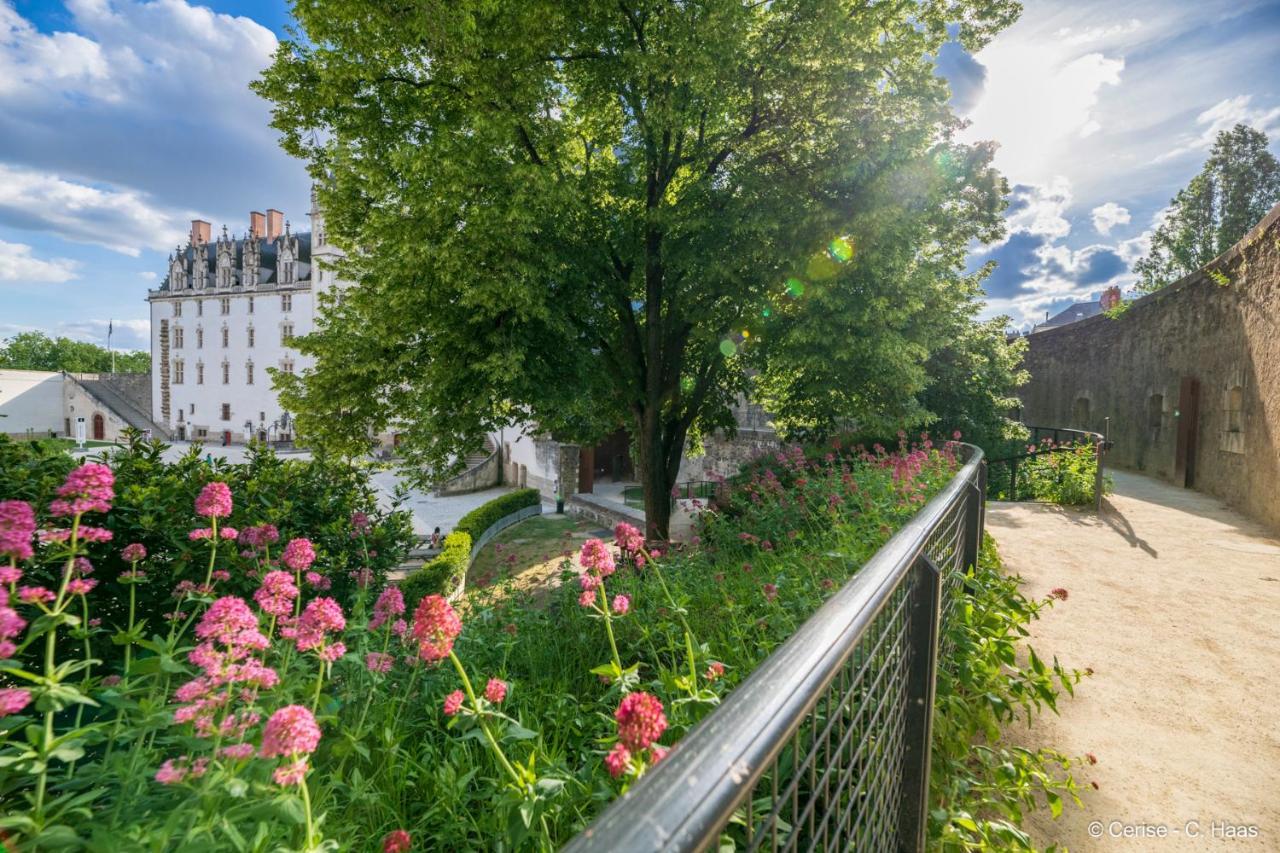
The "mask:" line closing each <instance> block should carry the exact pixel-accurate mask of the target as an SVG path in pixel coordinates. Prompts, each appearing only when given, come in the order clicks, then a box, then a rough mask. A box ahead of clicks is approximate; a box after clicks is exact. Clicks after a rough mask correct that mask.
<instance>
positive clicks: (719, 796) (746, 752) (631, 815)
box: [565, 445, 985, 853]
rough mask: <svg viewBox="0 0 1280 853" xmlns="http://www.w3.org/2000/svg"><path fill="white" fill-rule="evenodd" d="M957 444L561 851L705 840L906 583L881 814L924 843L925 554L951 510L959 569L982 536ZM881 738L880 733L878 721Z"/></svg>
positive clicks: (971, 459)
mask: <svg viewBox="0 0 1280 853" xmlns="http://www.w3.org/2000/svg"><path fill="white" fill-rule="evenodd" d="M962 448H963V452H965V453H966V454H967V459H966V461H965V464H964V465H963V467H962V468H961V469H960V471H959V472H957V474H956V475H955V476H954V477H953V478H952V479H951V481H950V482H949V483H948V484H947V485H946V487H944V488H943V489H942V491H941V492H939V493H938V494H937V495H936V496H934V498H933V499H932V500H930V501H929V503H928V504H926V505H925V507H924V508H923V509H921V510H920V511H919V512H918V513H916V515H915V516H914V517H913V518H912V519H911V520H910V521H909V522H908V523H907V524H906V525H905V526H904V527H903V528H902V529H901V530H899V531H898V533H897V534H895V535H894V536H893V538H891V539H890V540H889V541H888V542H887V543H885V544H884V546H883V547H881V548H880V550H878V551H877V552H876V553H875V554H874V555H873V556H872V557H871V559H870V560H868V561H867V563H866V564H865V565H864V566H863V567H862V569H861V570H860V571H859V572H858V573H857V574H856V575H855V576H854V577H853V578H852V579H851V580H850V581H849V582H848V583H847V584H845V586H844V587H842V588H841V589H840V590H839V591H838V592H836V593H835V594H834V595H833V596H832V597H831V599H830V600H828V601H827V602H826V603H825V604H824V605H823V606H822V607H820V608H819V609H818V610H817V612H815V613H814V614H813V616H811V617H810V618H809V619H808V620H807V621H806V622H805V623H804V624H803V625H802V626H801V627H800V628H799V629H798V630H797V631H796V633H795V634H794V635H793V636H792V637H791V639H789V640H788V641H787V642H786V643H784V644H783V645H782V646H781V647H780V648H778V649H777V650H776V651H775V652H774V653H773V654H772V655H770V656H769V657H768V658H767V659H766V660H765V661H764V662H763V663H762V664H760V666H759V667H757V668H756V669H755V671H754V672H752V674H751V675H750V676H749V677H748V678H747V679H746V680H745V681H744V682H743V683H742V684H741V685H739V686H738V687H737V688H735V689H734V690H733V692H731V693H730V694H729V695H728V697H727V698H726V699H725V701H724V702H723V703H722V704H721V705H720V706H719V707H718V708H717V709H716V710H715V711H713V712H712V713H711V714H710V715H708V716H707V717H706V718H705V719H703V720H702V721H701V722H700V723H698V724H697V725H696V726H695V727H694V728H693V729H692V730H691V731H690V732H689V733H688V734H686V735H685V736H684V737H683V738H682V739H681V740H680V742H679V743H678V744H677V745H676V746H675V747H674V748H673V749H672V750H671V753H670V754H669V755H668V756H667V757H666V758H664V759H663V760H662V762H661V763H660V764H658V765H656V766H655V767H654V768H653V769H651V770H650V771H649V772H648V773H646V774H645V776H644V777H642V778H641V779H640V780H639V781H638V782H637V783H636V784H635V785H634V786H632V788H631V789H630V790H629V791H628V792H627V793H626V794H624V795H623V796H622V797H620V798H619V799H618V800H616V801H615V802H614V803H613V804H612V805H610V806H609V808H608V809H606V810H605V811H604V812H603V813H602V814H601V815H600V816H599V817H598V818H597V819H596V820H595V822H594V823H592V824H591V825H590V826H589V827H587V829H586V830H584V831H583V832H582V833H581V834H580V835H578V836H577V837H576V838H575V839H573V841H571V842H570V843H569V845H568V846H567V847H566V848H565V849H566V850H567V851H577V853H582V851H597V850H608V851H636V852H637V853H638V851H656V850H676V851H695V850H702V849H704V848H706V847H708V846H710V845H712V844H713V843H714V842H715V841H716V839H717V838H718V836H719V834H720V833H721V831H722V830H723V829H724V828H725V827H726V826H727V825H728V824H729V822H730V820H731V818H732V817H733V815H734V812H735V811H736V810H738V809H739V808H740V807H742V806H743V805H744V802H746V801H747V800H748V799H750V798H751V795H752V793H753V790H754V786H755V785H756V783H757V782H758V781H760V779H761V778H762V777H763V775H764V774H765V772H766V770H767V769H768V768H770V767H771V765H772V763H773V762H774V761H775V760H776V759H777V758H778V757H779V755H780V754H781V753H782V751H783V750H784V749H785V748H786V746H787V745H788V743H789V742H790V741H791V739H792V738H793V737H794V736H796V735H797V733H798V732H799V731H800V729H801V727H802V726H804V724H805V722H806V720H807V718H808V717H809V715H810V714H811V712H813V711H814V709H815V707H816V706H817V705H818V703H819V701H820V700H821V699H822V698H823V697H824V696H829V691H830V689H831V688H832V685H833V681H834V680H835V679H836V678H837V676H838V675H840V674H841V673H842V671H843V670H844V668H845V667H846V666H847V664H848V663H849V661H850V658H851V656H852V655H853V654H854V652H855V651H856V650H857V649H858V646H859V643H860V641H861V640H862V639H863V638H864V637H865V636H866V635H867V634H868V630H869V628H870V626H872V625H873V624H874V623H875V621H876V619H877V617H878V616H880V615H881V614H882V612H884V611H885V610H886V606H887V605H888V604H889V603H890V602H891V601H892V600H893V599H894V597H895V595H899V594H901V593H902V591H903V588H904V585H907V584H910V586H907V587H906V589H907V590H908V591H909V594H910V595H911V607H910V608H907V610H908V613H909V615H908V617H907V618H908V619H909V627H910V629H911V631H910V634H909V636H908V641H907V642H908V643H909V645H910V654H909V655H908V657H910V663H909V664H908V667H909V675H908V678H907V680H906V682H905V683H906V685H907V686H906V687H905V688H904V689H905V690H906V691H907V692H908V693H909V694H910V695H909V696H908V697H907V701H906V703H905V709H904V711H903V713H904V715H905V717H906V723H905V731H906V734H905V735H904V736H903V737H902V742H903V746H904V751H905V755H904V756H903V760H902V768H903V770H902V779H901V780H898V784H899V785H900V792H901V793H900V796H899V798H898V801H897V806H896V812H897V813H896V814H894V815H891V816H888V818H887V819H888V820H889V821H890V823H889V824H888V825H891V826H894V827H896V832H895V833H894V834H895V835H896V837H897V843H896V844H895V845H894V846H895V847H897V848H898V849H902V850H921V849H923V845H924V837H925V826H926V820H927V818H926V815H927V811H928V810H927V794H928V784H929V782H928V780H929V741H930V736H931V719H932V710H933V681H934V676H935V673H936V665H937V659H938V643H939V640H938V637H939V633H940V621H941V618H942V615H941V614H942V613H943V612H944V611H945V610H946V609H947V608H946V607H945V606H944V605H943V601H942V598H943V579H942V577H941V576H940V574H939V569H938V567H937V566H936V565H934V563H933V561H932V560H931V559H930V558H929V557H928V555H927V554H926V553H925V549H926V546H927V545H928V543H929V542H930V539H931V537H933V536H934V535H935V534H937V533H938V532H939V531H940V530H941V529H942V527H943V526H944V522H946V521H947V520H948V519H949V518H951V517H952V516H954V515H955V514H956V512H957V511H961V512H963V519H962V521H963V530H962V531H961V532H962V533H963V540H962V544H963V557H962V559H963V564H962V565H965V566H970V565H973V564H974V563H976V561H977V553H978V544H979V542H980V540H981V537H982V526H983V517H982V495H983V491H984V488H985V482H984V481H985V471H984V466H983V457H982V451H981V450H980V449H979V448H977V447H974V446H972V445H963V446H962ZM959 523H960V520H959V519H958V520H957V522H956V524H957V525H958V524H959ZM922 629H923V630H922ZM841 701H842V702H843V701H844V700H843V699H842V700H841ZM828 708H830V699H828ZM879 734H884V735H887V734H888V731H887V724H886V731H885V732H880V733H879ZM886 740H889V739H888V738H886ZM841 748H842V749H843V747H841ZM839 830H840V827H837V834H839ZM823 831H824V834H825V825H824V830H823Z"/></svg>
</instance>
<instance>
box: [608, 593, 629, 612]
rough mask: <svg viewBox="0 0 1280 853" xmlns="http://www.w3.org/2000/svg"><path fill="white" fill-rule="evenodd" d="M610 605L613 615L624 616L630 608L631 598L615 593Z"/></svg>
mask: <svg viewBox="0 0 1280 853" xmlns="http://www.w3.org/2000/svg"><path fill="white" fill-rule="evenodd" d="M611 607H612V609H613V613H614V615H615V616H625V615H626V613H627V611H628V610H630V609H631V599H630V598H629V597H628V596H625V595H615V596H614V597H613V604H612V605H611Z"/></svg>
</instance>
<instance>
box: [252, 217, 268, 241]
mask: <svg viewBox="0 0 1280 853" xmlns="http://www.w3.org/2000/svg"><path fill="white" fill-rule="evenodd" d="M249 233H250V234H251V235H252V236H254V237H257V238H258V239H262V238H263V237H265V236H267V215H266V214H265V213H263V212H262V211H259V210H251V211H249Z"/></svg>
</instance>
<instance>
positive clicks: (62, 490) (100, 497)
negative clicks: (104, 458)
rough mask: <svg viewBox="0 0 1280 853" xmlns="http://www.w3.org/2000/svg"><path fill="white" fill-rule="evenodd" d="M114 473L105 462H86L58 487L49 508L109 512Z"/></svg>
mask: <svg viewBox="0 0 1280 853" xmlns="http://www.w3.org/2000/svg"><path fill="white" fill-rule="evenodd" d="M115 481H116V478H115V475H114V474H112V473H111V469H110V468H108V467H107V466H106V465H102V464H100V463H98V462H86V463H85V464H84V465H81V466H80V467H79V468H76V469H74V470H72V471H71V473H70V474H68V475H67V479H66V481H65V482H64V483H63V484H62V485H61V486H59V487H58V498H59V500H55V501H53V502H52V503H50V504H49V512H50V513H52V514H53V515H57V516H71V515H79V514H80V513H84V512H107V511H108V510H110V509H111V501H112V499H113V498H114V497H115Z"/></svg>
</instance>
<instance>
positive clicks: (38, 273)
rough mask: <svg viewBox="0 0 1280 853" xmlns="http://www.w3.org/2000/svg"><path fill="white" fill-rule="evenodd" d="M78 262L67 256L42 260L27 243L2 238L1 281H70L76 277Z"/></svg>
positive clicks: (0, 256) (0, 254)
mask: <svg viewBox="0 0 1280 853" xmlns="http://www.w3.org/2000/svg"><path fill="white" fill-rule="evenodd" d="M76 277H77V276H76V262H75V261H71V260H67V259H65V258H55V259H53V260H49V261H46V260H41V259H40V258H37V257H35V256H34V255H32V254H31V247H30V246H28V245H26V244H25V243H7V242H5V241H4V240H0V281H20V282H32V281H52V282H58V281H70V280H71V279H73V278H76Z"/></svg>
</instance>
